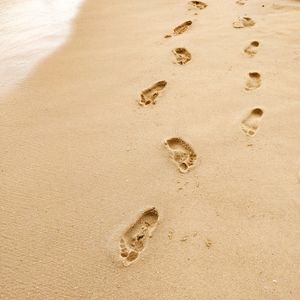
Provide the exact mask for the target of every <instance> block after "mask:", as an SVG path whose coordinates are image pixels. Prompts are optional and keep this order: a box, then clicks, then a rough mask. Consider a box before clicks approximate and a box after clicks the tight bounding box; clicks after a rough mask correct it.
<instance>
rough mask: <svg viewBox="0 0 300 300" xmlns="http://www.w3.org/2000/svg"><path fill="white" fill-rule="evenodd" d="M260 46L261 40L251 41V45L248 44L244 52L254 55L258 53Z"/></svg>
mask: <svg viewBox="0 0 300 300" xmlns="http://www.w3.org/2000/svg"><path fill="white" fill-rule="evenodd" d="M258 47H259V42H258V41H253V42H251V43H250V45H248V46H247V47H246V48H245V49H244V52H245V53H246V54H247V55H248V56H251V57H252V56H254V55H255V54H256V53H257V50H258Z"/></svg>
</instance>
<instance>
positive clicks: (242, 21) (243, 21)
mask: <svg viewBox="0 0 300 300" xmlns="http://www.w3.org/2000/svg"><path fill="white" fill-rule="evenodd" d="M254 25H255V22H254V21H253V20H252V19H251V18H250V17H240V18H238V19H237V20H236V21H234V22H233V23H232V26H233V27H234V28H244V27H252V26H254Z"/></svg>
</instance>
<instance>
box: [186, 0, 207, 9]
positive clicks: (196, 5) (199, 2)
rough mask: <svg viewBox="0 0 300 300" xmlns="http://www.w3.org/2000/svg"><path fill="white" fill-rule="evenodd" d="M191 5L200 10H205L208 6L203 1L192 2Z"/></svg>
mask: <svg viewBox="0 0 300 300" xmlns="http://www.w3.org/2000/svg"><path fill="white" fill-rule="evenodd" d="M189 5H191V6H193V7H195V8H198V9H204V8H206V7H207V4H206V3H204V2H201V1H190V2H189Z"/></svg>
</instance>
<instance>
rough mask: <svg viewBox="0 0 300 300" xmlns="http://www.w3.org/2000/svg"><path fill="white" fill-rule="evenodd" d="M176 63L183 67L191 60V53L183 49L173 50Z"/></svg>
mask: <svg viewBox="0 0 300 300" xmlns="http://www.w3.org/2000/svg"><path fill="white" fill-rule="evenodd" d="M172 52H173V54H174V56H175V60H176V63H177V64H179V65H184V64H186V63H187V62H189V61H190V60H191V59H192V55H191V53H190V52H189V51H188V50H186V49H185V48H175V49H173V50H172Z"/></svg>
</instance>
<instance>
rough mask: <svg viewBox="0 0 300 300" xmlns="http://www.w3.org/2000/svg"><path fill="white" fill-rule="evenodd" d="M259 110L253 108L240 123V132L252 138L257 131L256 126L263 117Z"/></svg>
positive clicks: (261, 111)
mask: <svg viewBox="0 0 300 300" xmlns="http://www.w3.org/2000/svg"><path fill="white" fill-rule="evenodd" d="M263 113H264V112H263V110H262V109H261V108H258V107H257V108H254V109H252V111H251V112H250V114H249V115H248V116H247V117H246V118H245V119H244V120H243V121H242V130H243V131H244V132H245V133H246V134H247V135H249V136H254V135H255V134H256V131H257V129H258V125H259V123H260V121H261V118H262V116H263Z"/></svg>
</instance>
